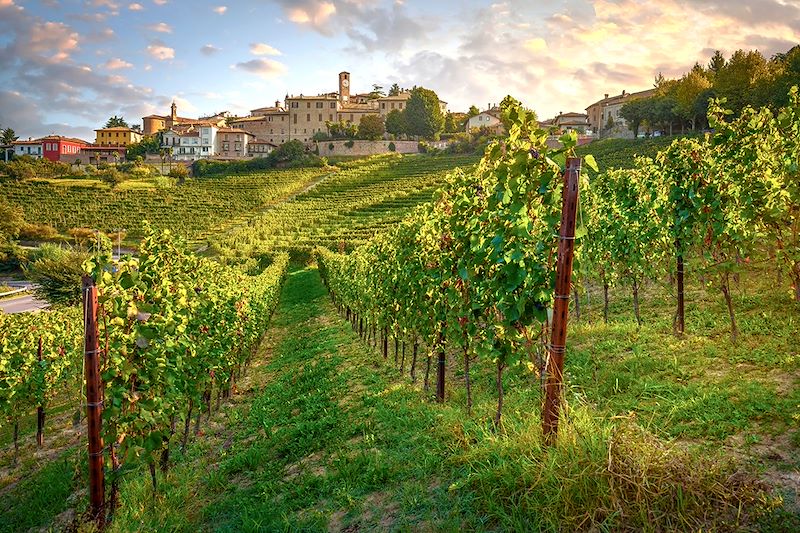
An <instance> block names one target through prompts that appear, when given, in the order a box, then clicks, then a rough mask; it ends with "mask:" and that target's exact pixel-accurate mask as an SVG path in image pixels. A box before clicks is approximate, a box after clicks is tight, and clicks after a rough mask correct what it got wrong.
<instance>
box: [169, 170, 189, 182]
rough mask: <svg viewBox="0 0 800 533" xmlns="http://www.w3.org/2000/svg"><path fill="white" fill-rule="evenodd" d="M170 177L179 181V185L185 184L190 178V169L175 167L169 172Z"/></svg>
mask: <svg viewBox="0 0 800 533" xmlns="http://www.w3.org/2000/svg"><path fill="white" fill-rule="evenodd" d="M169 177H170V178H173V179H176V180H178V183H179V184H183V182H184V181H186V180H187V179H188V178H189V169H187V168H186V167H185V166H184V165H175V166H174V167H172V168H171V169H170V170H169Z"/></svg>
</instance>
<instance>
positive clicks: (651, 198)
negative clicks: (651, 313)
mask: <svg viewBox="0 0 800 533" xmlns="http://www.w3.org/2000/svg"><path fill="white" fill-rule="evenodd" d="M728 115H729V114H728V113H727V112H726V111H725V110H724V109H723V108H722V107H721V105H720V104H719V103H714V104H712V105H711V107H710V110H709V122H710V124H711V125H712V127H713V128H714V132H713V133H712V134H708V135H706V136H705V137H703V138H691V139H679V140H676V141H674V142H673V143H672V144H671V145H670V146H669V147H668V148H667V149H665V150H663V151H661V152H659V153H658V155H657V156H656V157H655V158H637V159H636V160H635V161H634V164H633V165H631V168H628V169H619V170H609V171H607V172H605V173H602V174H599V175H597V176H596V177H594V178H592V179H591V180H589V179H588V178H587V177H586V176H585V175H584V176H583V177H582V180H581V193H580V194H581V203H582V206H581V210H580V213H579V220H578V226H579V227H578V231H577V234H576V239H577V244H578V245H577V246H576V249H575V250H576V252H575V253H576V260H575V271H574V274H573V283H574V286H576V287H580V286H581V285H586V284H589V283H597V284H599V285H601V286H603V287H604V288H605V291H604V292H605V294H606V298H605V299H606V305H605V309H606V316H607V309H608V287H609V286H611V285H614V284H624V285H628V286H630V288H631V290H632V293H633V296H634V298H633V301H634V306H635V308H636V309H635V311H636V313H635V314H636V316H637V319H639V320H641V319H640V315H639V310H638V307H639V289H640V288H641V286H642V284H643V283H645V282H646V281H656V282H663V281H665V280H667V279H672V280H677V281H678V285H682V281H683V274H684V272H688V273H690V274H691V275H695V276H703V279H705V280H713V282H714V283H711V284H710V286H711V287H712V288H715V289H714V290H719V291H720V292H721V293H722V295H723V297H724V298H725V300H726V303H727V306H728V310H729V314H730V319H731V331H732V335H733V337H734V340H735V337H736V323H735V312H734V304H733V301H732V299H731V297H730V293H731V287H730V282H731V277H732V276H735V275H736V273H737V272H738V271H739V270H740V269H742V268H744V267H745V265H747V263H749V262H752V261H756V260H758V261H764V262H769V264H770V265H771V266H773V267H774V268H775V269H776V270H778V271H780V270H781V269H783V270H784V271H785V272H786V273H788V278H790V280H791V283H792V284H793V285H794V290H795V297H796V298H797V299H798V300H800V168H799V167H800V98H798V93H797V89H796V88H795V89H793V90H792V93H791V104H790V106H788V107H787V108H785V109H782V110H780V111H779V112H777V113H773V112H772V111H770V110H769V109H761V110H753V109H747V110H745V111H744V112H743V113H742V115H741V116H739V117H738V118H735V119H732V120H731V119H729V117H728ZM510 119H511V120H512V121H513V125H512V127H511V128H510V131H509V137H508V138H507V139H505V140H504V141H500V142H496V143H494V144H493V145H490V146H489V147H488V148H487V151H486V153H485V156H484V158H483V159H482V160H481V162H480V164H479V165H478V166H477V168H476V169H475V171H474V172H469V173H465V172H463V171H460V170H458V171H456V172H454V173H453V174H451V176H450V177H449V180H448V182H447V183H446V185H445V187H444V188H443V189H442V190H441V191H440V192H439V193H438V195H437V197H436V199H435V200H434V202H432V203H431V204H429V205H426V206H423V207H421V208H419V209H418V210H417V211H415V212H414V213H413V215H411V216H409V217H407V218H406V219H405V220H404V221H403V222H402V223H401V224H399V225H398V226H397V227H396V228H394V229H392V230H391V231H389V232H387V233H385V234H383V235H380V236H377V237H375V238H374V239H372V240H371V241H369V242H368V243H366V244H365V245H363V246H361V247H360V248H358V249H356V250H355V251H354V252H353V253H351V254H348V255H344V254H338V253H334V252H331V251H329V250H327V249H324V248H318V249H317V250H316V258H317V261H318V264H319V268H320V273H321V275H322V277H323V280H324V282H325V284H326V286H327V287H328V289H329V291H330V293H331V296H332V298H333V301H334V303H335V304H336V305H337V306H338V307H339V309H340V310H341V311H342V313H343V314H344V315H346V316H348V318H350V319H351V320H353V323H354V325H355V326H356V327H357V329H359V330H360V331H362V332H366V336H367V337H369V335H370V334H371V335H372V337H373V338H376V332H379V333H381V334H382V335H383V337H384V339H385V338H386V337H387V336H388V335H391V336H394V337H395V338H400V339H403V342H405V341H408V342H410V343H412V344H413V345H414V346H415V351H416V346H417V345H418V344H419V343H420V342H422V343H424V344H425V345H426V346H428V347H429V348H430V350H429V352H430V353H429V354H428V366H429V365H430V359H431V357H432V356H436V357H438V361H439V372H440V374H441V373H443V372H444V364H443V363H444V357H445V348H444V346H445V343H449V345H450V346H451V347H454V348H457V349H458V351H459V353H462V354H463V364H464V367H465V376H466V387H467V403H468V404H470V402H471V397H470V391H469V387H470V383H469V365H470V363H471V361H472V360H474V359H475V358H477V360H479V361H480V360H485V361H487V362H491V364H493V365H495V367H496V370H497V389H498V405H497V412H496V422H499V421H500V419H501V414H502V402H503V380H502V376H503V371H504V369H505V368H507V367H508V366H509V365H515V364H519V363H523V364H529V365H532V366H533V367H534V368H535V369H536V370H537V371H538V374H539V376H540V378H541V379H542V383H544V379H545V369H546V368H547V354H548V348H549V343H550V339H549V335H550V325H551V321H552V311H551V310H552V308H553V302H554V288H555V265H556V256H557V249H558V239H557V233H558V229H559V228H558V226H559V215H560V212H561V196H562V195H561V191H562V189H563V178H562V166H561V164H562V161H563V159H562V158H563V156H564V155H565V154H568V155H571V154H572V153H573V149H574V145H575V137H574V136H571V135H565V136H564V137H562V139H561V140H562V143H563V144H564V148H562V149H560V150H549V149H548V148H547V146H546V143H545V140H546V133H545V132H543V131H541V130H539V129H538V125H537V124H536V122H535V119H534V118H533V117H532V116H531V115H530V114H529V113H526V112H525V111H524V110H522V109H517V110H513V111H511V113H510ZM585 163H586V165H588V166H590V167H595V163H594V160H593V158H592V157H591V156H587V157H586V159H585ZM595 171H596V169H595ZM679 289H680V290H679V291H678V297H679V300H680V302H679V303H680V305H679V306H677V307H679V308H680V307H682V305H683V304H682V287H679ZM776 290H780V291H783V290H786V286H785V285H784V286H781V287H780V288H777V289H776ZM675 322H676V329H678V330H679V331H680V332H682V331H683V313H682V310H680V309H679V311H678V312H676V319H675ZM385 342H386V341H385V340H384V343H385ZM385 354H386V349H385V348H384V355H385ZM412 372H413V367H412ZM442 380H443V374H442V375H439V381H440V382H442V383H443V381H442ZM437 389H438V387H437ZM437 396H438V397H439V399H440V400H443V398H444V394H443V390H441V391H440V390H437Z"/></svg>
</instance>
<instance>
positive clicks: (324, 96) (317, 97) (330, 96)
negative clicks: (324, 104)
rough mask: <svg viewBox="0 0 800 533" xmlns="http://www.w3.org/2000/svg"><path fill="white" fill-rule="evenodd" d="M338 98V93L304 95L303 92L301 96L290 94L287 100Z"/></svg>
mask: <svg viewBox="0 0 800 533" xmlns="http://www.w3.org/2000/svg"><path fill="white" fill-rule="evenodd" d="M337 99H338V97H337V96H336V93H331V94H319V95H317V96H303V95H302V94H301V95H300V96H290V97H288V98H287V100H337Z"/></svg>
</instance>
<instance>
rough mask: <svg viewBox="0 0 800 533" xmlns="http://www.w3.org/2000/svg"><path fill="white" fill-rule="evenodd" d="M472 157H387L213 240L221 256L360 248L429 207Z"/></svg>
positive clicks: (337, 176) (330, 179)
mask: <svg viewBox="0 0 800 533" xmlns="http://www.w3.org/2000/svg"><path fill="white" fill-rule="evenodd" d="M476 162H477V158H475V157H472V156H437V157H426V156H403V157H401V156H385V157H379V158H371V159H369V160H366V161H364V160H362V161H359V162H355V163H353V164H352V165H351V166H349V167H348V168H344V169H342V170H341V171H339V172H337V173H336V174H333V175H331V176H330V177H328V178H327V179H325V181H323V182H322V183H320V185H319V186H317V187H314V188H313V189H312V190H309V191H307V192H305V193H302V194H299V195H298V196H297V197H296V198H294V199H293V200H292V201H290V202H283V203H280V204H278V205H276V206H275V207H274V208H273V209H268V210H265V211H264V212H263V213H261V214H259V215H257V216H255V217H252V218H251V219H250V220H248V221H247V223H246V224H243V225H241V226H238V227H236V228H232V229H231V230H230V231H227V232H224V233H222V234H219V235H215V236H212V237H210V238H209V242H210V245H211V249H212V250H213V251H215V252H217V253H220V254H223V255H231V254H233V255H239V256H243V255H249V254H252V253H262V252H271V251H282V250H300V251H307V250H311V249H312V248H313V247H314V246H316V245H324V246H329V247H332V248H337V247H338V246H340V244H341V243H344V244H345V245H346V246H347V247H351V246H353V245H357V244H360V243H362V242H364V241H365V240H367V239H368V238H370V237H372V236H373V235H374V234H375V233H376V232H378V231H380V230H381V228H384V227H386V226H389V225H392V224H395V223H396V222H398V221H399V220H400V219H401V218H402V217H403V216H404V215H405V214H407V213H408V212H409V211H410V210H411V209H413V208H414V207H416V206H417V205H419V204H420V203H423V202H425V201H428V200H430V199H431V197H432V196H433V193H434V191H435V190H436V188H437V187H438V186H439V185H441V184H442V183H443V182H444V180H445V177H446V176H447V173H448V172H450V171H451V170H453V169H454V168H456V167H459V166H468V165H472V164H474V163H476Z"/></svg>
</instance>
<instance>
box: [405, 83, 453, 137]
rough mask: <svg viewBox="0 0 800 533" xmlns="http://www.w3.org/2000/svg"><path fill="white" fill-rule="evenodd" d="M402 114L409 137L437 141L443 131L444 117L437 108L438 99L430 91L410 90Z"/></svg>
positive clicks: (420, 88) (417, 88)
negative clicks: (416, 136) (415, 136)
mask: <svg viewBox="0 0 800 533" xmlns="http://www.w3.org/2000/svg"><path fill="white" fill-rule="evenodd" d="M403 114H404V115H405V119H406V122H407V126H408V132H407V133H408V134H409V135H418V136H420V137H423V138H425V139H437V138H438V136H439V134H440V133H441V132H442V130H443V129H444V116H443V115H442V109H441V108H440V107H439V97H438V96H437V95H436V93H435V92H433V91H432V90H430V89H425V88H422V87H416V88H414V89H412V90H411V97H410V98H409V99H408V103H407V104H406V108H405V110H404V111H403Z"/></svg>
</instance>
